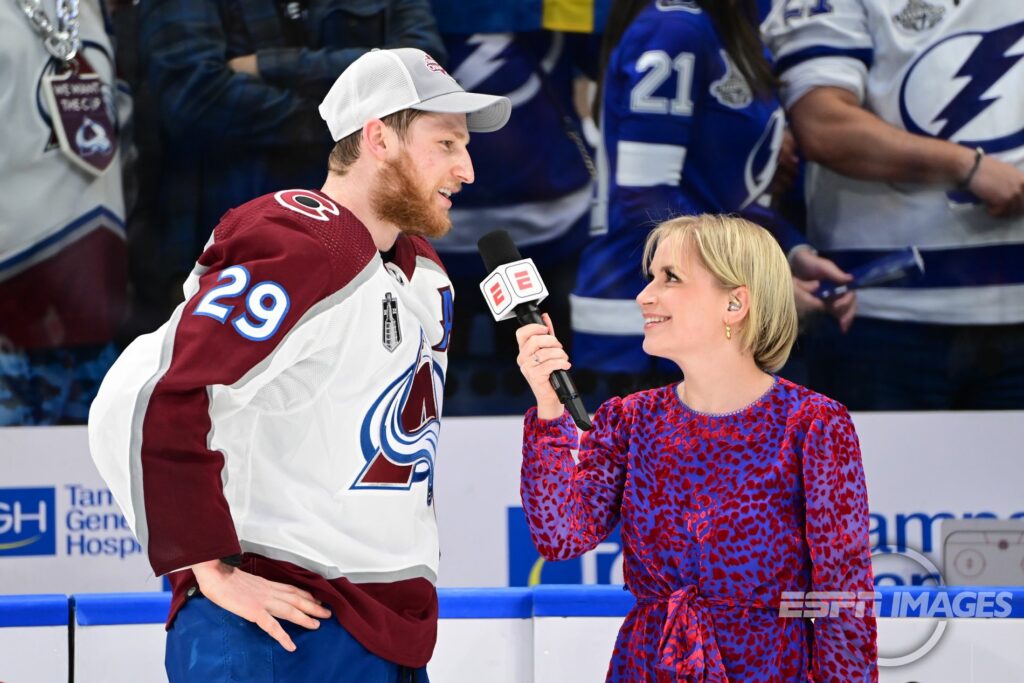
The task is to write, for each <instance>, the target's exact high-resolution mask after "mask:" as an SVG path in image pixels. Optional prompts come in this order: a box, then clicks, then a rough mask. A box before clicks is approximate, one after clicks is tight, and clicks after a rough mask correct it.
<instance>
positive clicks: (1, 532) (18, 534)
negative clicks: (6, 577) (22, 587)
mask: <svg viewBox="0 0 1024 683" xmlns="http://www.w3.org/2000/svg"><path fill="white" fill-rule="evenodd" d="M55 501H56V494H55V493H54V489H53V488H52V487H51V488H38V489H0V557H11V556H16V555H56V554H57V530H56V526H55V519H56V509H55V507H56V502H55Z"/></svg>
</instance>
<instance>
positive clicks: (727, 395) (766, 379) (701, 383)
mask: <svg viewBox="0 0 1024 683" xmlns="http://www.w3.org/2000/svg"><path fill="white" fill-rule="evenodd" d="M745 360H746V361H748V362H739V363H725V364H721V363H716V364H713V365H703V364H702V365H698V366H697V367H686V368H683V375H684V380H683V382H682V383H681V384H680V385H679V387H678V388H677V389H676V392H677V393H678V394H679V399H680V400H681V401H682V402H683V403H685V404H686V405H687V406H688V407H689V408H691V409H693V410H696V411H698V412H701V413H731V412H734V411H737V410H740V409H742V408H745V407H746V406H748V405H750V404H751V403H753V402H755V401H756V400H757V399H758V398H760V397H761V396H763V395H764V393H765V392H767V391H768V390H769V389H770V388H771V387H772V385H773V384H774V383H775V378H774V377H773V376H772V375H770V374H768V373H766V372H765V371H764V370H762V369H761V368H759V367H757V365H756V364H755V363H754V362H753V360H752V359H745Z"/></svg>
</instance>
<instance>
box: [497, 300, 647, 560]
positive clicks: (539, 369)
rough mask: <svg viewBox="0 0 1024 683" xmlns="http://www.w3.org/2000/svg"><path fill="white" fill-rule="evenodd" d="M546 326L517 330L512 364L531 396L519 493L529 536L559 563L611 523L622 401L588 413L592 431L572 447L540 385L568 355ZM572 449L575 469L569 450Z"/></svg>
mask: <svg viewBox="0 0 1024 683" xmlns="http://www.w3.org/2000/svg"><path fill="white" fill-rule="evenodd" d="M545 320H546V322H547V324H548V325H549V327H548V329H545V328H544V327H543V326H541V325H526V326H523V327H521V328H519V330H518V331H517V335H516V336H517V338H518V339H519V343H520V353H519V358H518V359H517V362H518V363H519V365H520V369H521V370H522V372H523V376H524V377H526V380H527V383H528V384H529V385H530V388H531V389H532V390H533V392H534V396H536V397H537V405H538V407H537V408H531V409H530V410H529V411H528V412H527V413H526V419H525V421H524V425H523V466H522V478H521V482H520V493H521V495H522V500H523V511H524V512H525V513H526V521H527V524H528V525H529V528H530V536H531V537H532V538H533V542H534V545H536V546H537V550H539V551H540V553H541V555H543V556H544V558H546V559H548V560H567V559H571V558H574V557H579V556H580V555H582V554H583V553H585V552H587V551H588V550H592V549H593V548H594V547H596V546H597V544H598V543H600V542H601V541H603V540H604V539H605V538H607V537H608V534H610V533H611V532H612V530H613V529H614V528H615V525H616V524H618V521H619V508H620V506H621V504H622V491H623V487H624V486H625V480H626V465H625V455H626V451H627V450H628V436H627V432H628V424H627V421H626V419H625V416H624V415H623V413H624V409H623V405H622V401H621V400H620V399H618V398H613V399H610V400H609V401H607V402H605V404H604V405H602V406H601V408H599V409H598V411H597V413H596V414H595V415H594V428H593V429H592V430H590V431H588V432H586V433H585V435H584V437H583V443H582V447H580V443H579V437H578V433H577V431H576V425H575V424H574V423H573V421H572V419H571V418H570V417H569V414H568V413H567V412H565V411H564V409H562V407H561V404H560V403H559V402H558V397H557V396H556V395H555V393H554V390H553V389H552V388H551V385H550V383H549V381H548V378H549V377H550V376H551V373H552V372H553V371H554V370H558V369H562V370H566V369H568V368H569V362H568V357H567V356H566V354H565V351H564V350H563V349H562V346H561V344H560V343H558V340H557V339H556V338H555V337H554V334H553V333H552V332H551V328H550V325H551V321H550V318H548V317H547V315H546V314H545ZM578 447H580V450H579V464H576V462H575V461H574V460H573V456H572V451H574V450H576V449H577V448H578Z"/></svg>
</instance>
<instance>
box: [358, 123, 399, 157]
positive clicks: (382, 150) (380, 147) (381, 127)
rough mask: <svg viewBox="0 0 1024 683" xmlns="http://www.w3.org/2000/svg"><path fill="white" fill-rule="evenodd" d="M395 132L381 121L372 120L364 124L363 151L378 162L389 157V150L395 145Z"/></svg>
mask: <svg viewBox="0 0 1024 683" xmlns="http://www.w3.org/2000/svg"><path fill="white" fill-rule="evenodd" d="M393 135H394V132H393V131H392V130H391V129H390V128H388V127H387V126H386V125H385V124H384V122H383V121H381V120H380V119H370V120H369V121H367V122H366V123H364V124H363V132H362V136H361V142H362V146H363V149H364V150H366V151H367V152H368V153H369V154H370V156H372V157H373V158H374V159H377V160H378V161H384V160H385V159H387V157H388V150H389V149H390V147H391V146H392V145H393V144H395V140H394V138H393V137H392V136H393Z"/></svg>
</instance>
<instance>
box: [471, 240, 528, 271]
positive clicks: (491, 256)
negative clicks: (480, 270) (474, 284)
mask: <svg viewBox="0 0 1024 683" xmlns="http://www.w3.org/2000/svg"><path fill="white" fill-rule="evenodd" d="M476 246H477V249H479V250H480V257H481V258H482V259H483V260H484V269H485V270H486V271H487V272H488V273H490V272H491V271H493V270H494V269H495V268H497V267H498V266H501V265H504V264H506V263H512V262H513V261H518V260H520V259H521V258H523V257H522V255H521V254H520V253H519V249H518V248H517V247H516V244H515V242H513V241H512V238H511V237H509V235H508V232H506V231H505V230H492V231H491V232H489V233H487V234H486V235H484V236H483V237H481V238H480V239H479V240H478V241H477V243H476Z"/></svg>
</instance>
